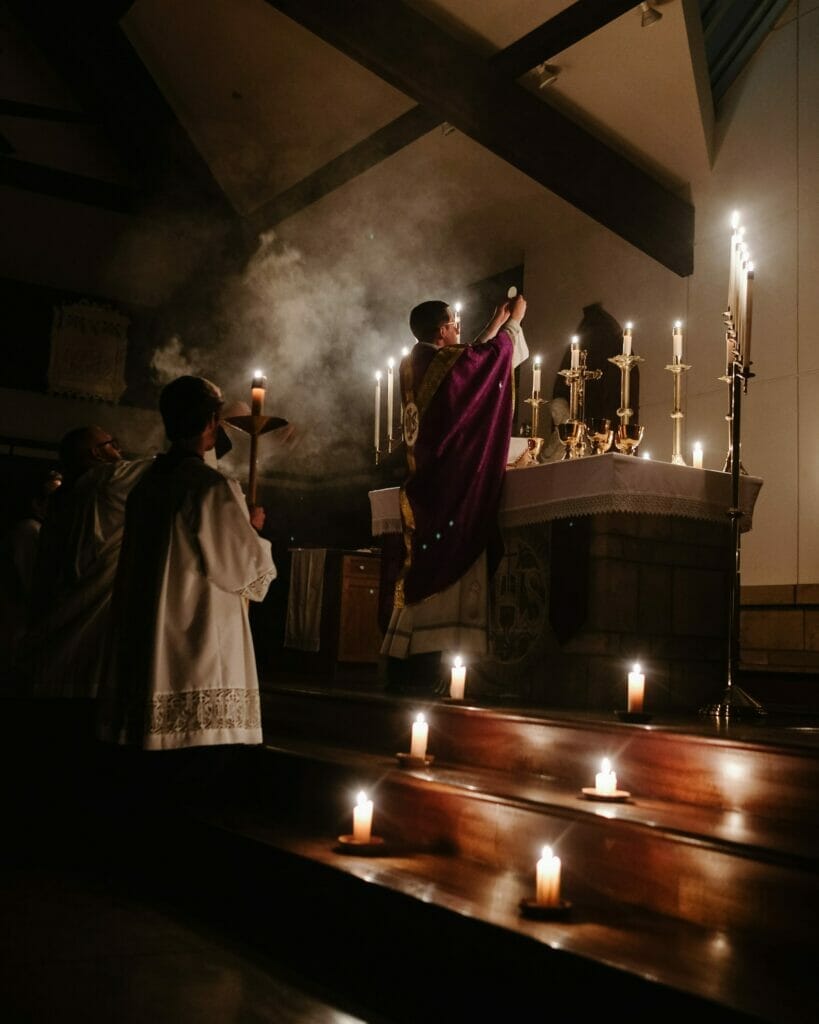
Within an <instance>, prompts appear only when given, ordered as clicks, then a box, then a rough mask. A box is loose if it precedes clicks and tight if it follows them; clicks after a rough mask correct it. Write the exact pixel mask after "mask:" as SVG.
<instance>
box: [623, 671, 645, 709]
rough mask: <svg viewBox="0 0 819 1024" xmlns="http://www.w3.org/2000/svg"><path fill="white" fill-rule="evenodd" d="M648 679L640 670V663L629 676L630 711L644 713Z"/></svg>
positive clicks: (628, 705)
mask: <svg viewBox="0 0 819 1024" xmlns="http://www.w3.org/2000/svg"><path fill="white" fill-rule="evenodd" d="M645 685H646V677H645V674H644V673H643V672H641V670H640V665H639V663H638V662H635V663H634V667H633V668H632V670H631V672H629V674H628V698H627V708H628V710H629V711H642V710H643V698H644V696H645Z"/></svg>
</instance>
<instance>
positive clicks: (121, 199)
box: [0, 156, 141, 213]
mask: <svg viewBox="0 0 819 1024" xmlns="http://www.w3.org/2000/svg"><path fill="white" fill-rule="evenodd" d="M0 184H3V185H7V186H9V187H10V188H19V189H22V190H23V191H25V192H37V193H39V194H40V195H46V196H54V197H56V198H58V199H67V200H68V201H69V202H72V203H83V204H84V205H85V206H96V207H99V208H101V209H103V210H113V211H115V212H116V213H134V212H135V211H136V210H137V209H138V207H139V205H140V199H141V196H140V193H138V192H137V190H136V189H134V188H131V187H130V186H128V185H118V184H117V183H116V182H111V181H100V180H99V178H89V177H86V176H85V175H82V174H73V173H72V172H71V171H63V170H61V169H60V168H58V167H46V166H44V165H43V164H34V163H30V162H29V161H27V160H18V159H17V158H16V157H9V156H0Z"/></svg>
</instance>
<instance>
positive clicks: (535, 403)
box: [524, 391, 549, 437]
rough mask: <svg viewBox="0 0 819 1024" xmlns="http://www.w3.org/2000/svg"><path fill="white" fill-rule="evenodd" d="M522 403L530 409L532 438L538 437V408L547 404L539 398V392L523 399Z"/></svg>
mask: <svg viewBox="0 0 819 1024" xmlns="http://www.w3.org/2000/svg"><path fill="white" fill-rule="evenodd" d="M524 401H525V402H526V404H527V405H531V407H532V437H540V433H539V427H540V407H541V405H548V404H549V403H548V402H547V401H546V400H545V399H544V398H541V397H540V392H539V391H536V392H535V393H534V394H533V395H532V397H531V398H525V399H524Z"/></svg>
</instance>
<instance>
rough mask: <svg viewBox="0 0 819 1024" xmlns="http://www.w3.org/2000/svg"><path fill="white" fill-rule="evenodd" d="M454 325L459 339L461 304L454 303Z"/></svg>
mask: <svg viewBox="0 0 819 1024" xmlns="http://www.w3.org/2000/svg"><path fill="white" fill-rule="evenodd" d="M455 325H456V327H457V328H458V337H459V338H460V337H461V304H460V302H456V303H455Z"/></svg>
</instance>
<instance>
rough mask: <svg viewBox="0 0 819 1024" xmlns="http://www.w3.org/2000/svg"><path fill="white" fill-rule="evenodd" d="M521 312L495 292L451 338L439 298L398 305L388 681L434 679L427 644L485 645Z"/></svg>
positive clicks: (407, 684)
mask: <svg viewBox="0 0 819 1024" xmlns="http://www.w3.org/2000/svg"><path fill="white" fill-rule="evenodd" d="M525 312H526V301H525V299H524V298H523V296H521V295H517V296H516V297H515V298H514V299H511V300H510V301H508V302H505V303H504V304H503V305H502V306H499V307H498V308H497V309H496V310H495V313H494V315H493V317H492V319H491V320H490V322H489V323H488V324H487V326H486V327H485V328H484V330H483V331H482V332H481V334H480V335H479V336H478V338H477V339H476V340H475V342H474V343H473V344H472V345H465V344H462V343H461V338H460V324H459V320H458V318H457V316H456V315H455V313H454V311H453V309H452V307H451V306H449V305H447V303H445V302H440V301H429V302H422V303H421V304H420V305H418V306H416V307H415V308H414V309H413V310H412V312H411V314H410V329H411V330H412V333H413V336H414V337H415V338H416V340H417V344H416V345H415V346H414V347H413V348H412V349H411V351H410V353H409V355H407V356H406V357H405V358H404V359H403V360H402V362H401V368H400V379H401V396H402V402H403V408H404V440H405V444H406V451H407V462H408V470H409V474H408V476H407V479H406V480H405V482H404V484H403V486H402V487H401V492H400V507H401V519H402V527H403V534H404V546H405V555H404V564H403V568H402V570H401V574H400V576H399V579H398V582H397V584H396V587H395V596H394V605H393V612H392V617H391V620H390V623H389V627H388V629H387V632H386V636H385V639H384V643H383V645H382V648H381V652H382V654H384V655H387V659H388V660H387V672H388V689H396V688H398V689H401V688H409V689H411V690H414V689H422V690H423V689H425V688H432V689H433V690H434V688H435V686H436V685H437V683H438V682H439V679H440V672H441V670H440V664H439V663H440V653H439V652H443V651H453V652H454V651H458V652H461V653H464V654H466V653H475V654H482V653H485V651H486V647H487V622H488V578H489V576H490V575H491V574H492V573H493V572H494V570H495V569H496V567H497V564H498V561H499V559H500V555H501V553H502V544H501V539H500V531H499V528H498V522H497V517H498V506H499V503H500V495H501V488H502V486H503V480H504V475H505V473H506V463H507V456H508V452H509V439H510V436H511V431H512V418H513V394H512V392H513V378H512V371H513V370H514V368H515V367H516V366H517V365H518V364H519V363H521V362H523V360H524V359H526V358H527V356H528V355H529V351H528V348H527V346H526V341H525V338H524V337H523V331H522V329H521V321H522V319H523V316H524V314H525ZM420 655H426V656H427V658H426V659H424V658H418V659H417V664H418V669H417V670H416V668H415V666H414V664H413V656H420ZM430 655H433V657H432V658H430V657H429V656H430ZM405 659H410V661H409V663H408V664H407V666H406V667H402V666H401V664H400V662H401V661H404V660H405ZM425 661H427V662H431V665H430V664H428V663H427V664H424V662H425ZM419 675H421V678H420V679H419V678H418V676H419ZM419 684H420V685H419Z"/></svg>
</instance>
